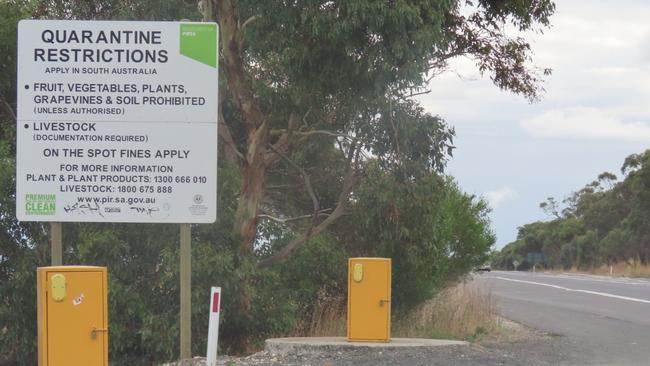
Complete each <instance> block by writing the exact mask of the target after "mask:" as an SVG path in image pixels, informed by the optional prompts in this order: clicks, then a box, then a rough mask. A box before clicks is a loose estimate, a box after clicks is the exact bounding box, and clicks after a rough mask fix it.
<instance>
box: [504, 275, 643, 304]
mask: <svg viewBox="0 0 650 366" xmlns="http://www.w3.org/2000/svg"><path fill="white" fill-rule="evenodd" d="M492 278H496V279H499V280H503V281H510V282H520V283H527V284H529V285H537V286H546V287H552V288H555V289H558V290H564V291H568V292H582V293H585V294H591V295H598V296H604V297H611V298H613V299H619V300H626V301H634V302H640V303H644V304H650V300H644V299H637V298H635V297H628V296H620V295H614V294H608V293H606V292H597V291H589V290H577V289H571V288H568V287H563V286H558V285H551V284H548V283H541V282H533V281H524V280H514V279H512V278H505V277H496V276H495V277H492Z"/></svg>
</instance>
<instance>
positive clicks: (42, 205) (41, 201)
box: [25, 193, 56, 215]
mask: <svg viewBox="0 0 650 366" xmlns="http://www.w3.org/2000/svg"><path fill="white" fill-rule="evenodd" d="M55 211H56V195H55V194H33V193H30V194H26V195H25V212H26V213H27V215H54V213H55Z"/></svg>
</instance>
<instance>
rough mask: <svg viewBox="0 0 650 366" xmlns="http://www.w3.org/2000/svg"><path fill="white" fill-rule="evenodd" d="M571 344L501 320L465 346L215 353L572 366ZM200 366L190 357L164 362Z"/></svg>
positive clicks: (233, 361)
mask: <svg viewBox="0 0 650 366" xmlns="http://www.w3.org/2000/svg"><path fill="white" fill-rule="evenodd" d="M575 359H576V358H575V357H573V355H572V354H571V348H570V344H566V341H565V340H564V339H563V338H562V337H559V336H553V335H549V334H544V333H541V332H538V331H535V330H532V329H529V328H526V327H524V326H521V325H518V324H516V323H512V322H509V321H504V322H503V323H502V330H501V331H500V332H498V333H497V334H493V335H491V336H489V337H488V338H487V339H485V340H482V341H480V342H478V343H474V344H472V345H470V346H446V347H435V348H430V349H422V348H419V349H408V348H404V349H391V350H390V351H380V350H376V349H375V350H369V349H355V350H348V351H344V352H326V353H311V354H287V355H274V354H271V353H269V352H265V351H264V352H259V353H255V354H253V355H250V356H247V357H239V358H238V357H229V356H224V357H220V359H219V363H218V364H219V365H224V366H231V365H232V366H235V365H238V366H239V365H241V366H253V365H259V366H278V365H286V366H339V365H340V366H348V365H349V366H353V365H354V366H375V365H391V366H420V365H421V366H424V365H427V366H428V365H431V366H438V365H440V366H442V365H445V366H447V365H454V366H456V365H458V366H489V365H500V366H521V365H526V366H549V365H575V364H576V363H575V362H574V360H575ZM181 365H182V366H204V365H205V360H203V359H199V358H197V359H194V360H192V361H191V362H185V363H183V364H181V363H176V364H169V365H167V366H181Z"/></svg>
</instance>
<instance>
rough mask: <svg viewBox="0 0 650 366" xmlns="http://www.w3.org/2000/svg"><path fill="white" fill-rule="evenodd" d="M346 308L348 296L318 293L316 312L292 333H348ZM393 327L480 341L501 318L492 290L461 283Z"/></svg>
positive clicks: (396, 332) (402, 332)
mask: <svg viewBox="0 0 650 366" xmlns="http://www.w3.org/2000/svg"><path fill="white" fill-rule="evenodd" d="M346 308H347V306H346V299H345V297H331V296H326V295H324V294H319V299H318V302H317V304H316V307H315V309H314V312H313V313H312V314H311V316H310V318H308V319H305V320H304V321H303V323H302V324H300V325H299V326H298V327H297V328H296V330H295V331H294V332H293V334H291V336H294V337H316V336H318V337H326V336H339V337H340V336H345V334H346V311H347V310H346ZM391 328H392V331H391V336H392V337H413V338H437V339H463V340H469V341H477V340H479V339H480V338H482V337H483V336H484V335H486V334H488V333H493V332H495V331H497V330H498V329H499V318H498V316H497V311H496V304H495V301H494V299H493V298H492V296H491V295H490V293H489V292H487V291H485V290H483V289H481V288H479V287H477V286H475V285H469V284H464V283H462V284H459V285H457V286H455V287H451V288H449V289H446V290H444V291H442V292H441V293H439V294H438V295H437V296H436V297H435V298H433V299H431V300H429V301H426V302H425V303H423V304H422V305H420V306H418V307H417V308H415V309H414V310H413V311H411V312H410V313H409V314H407V315H406V316H403V317H401V318H399V319H394V320H393V322H392V326H391Z"/></svg>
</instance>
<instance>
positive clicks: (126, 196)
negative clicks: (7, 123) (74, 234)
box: [16, 20, 218, 223]
mask: <svg viewBox="0 0 650 366" xmlns="http://www.w3.org/2000/svg"><path fill="white" fill-rule="evenodd" d="M217 40H218V28H217V25H216V24H215V23H189V22H188V23H186V22H122V21H53V20H52V21H51V20H23V21H21V22H20V23H19V26H18V78H17V79H18V106H17V107H18V116H17V117H18V118H17V120H18V122H17V123H18V125H17V140H18V141H17V168H16V174H17V184H16V185H17V187H16V206H17V207H16V213H17V216H18V218H19V219H20V220H24V221H91V222H143V223H144V222H151V223H154V222H169V223H209V222H214V221H215V219H216V189H217V187H216V183H217V172H216V171H217V105H218V103H217V90H218V80H217V78H218V65H217V63H218V57H217V49H218V47H217Z"/></svg>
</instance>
